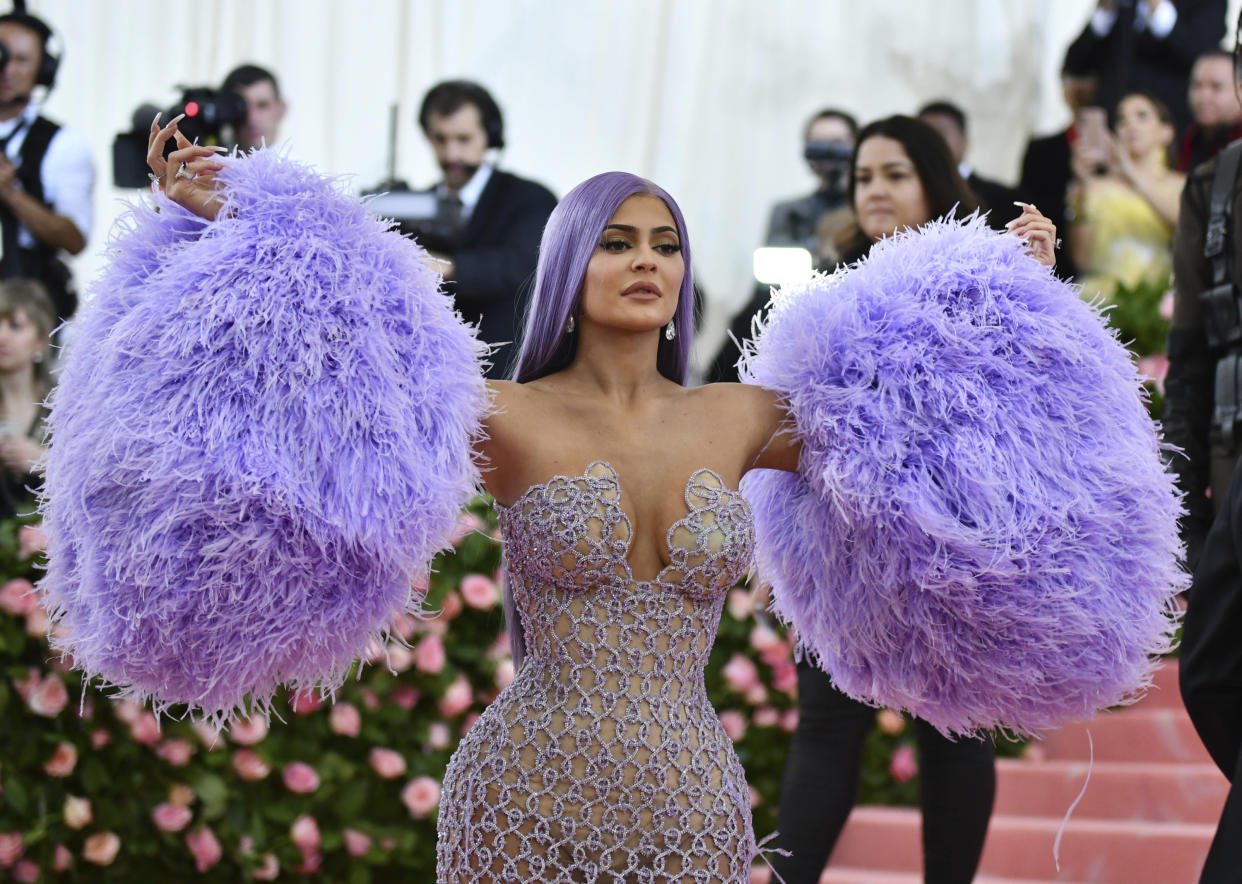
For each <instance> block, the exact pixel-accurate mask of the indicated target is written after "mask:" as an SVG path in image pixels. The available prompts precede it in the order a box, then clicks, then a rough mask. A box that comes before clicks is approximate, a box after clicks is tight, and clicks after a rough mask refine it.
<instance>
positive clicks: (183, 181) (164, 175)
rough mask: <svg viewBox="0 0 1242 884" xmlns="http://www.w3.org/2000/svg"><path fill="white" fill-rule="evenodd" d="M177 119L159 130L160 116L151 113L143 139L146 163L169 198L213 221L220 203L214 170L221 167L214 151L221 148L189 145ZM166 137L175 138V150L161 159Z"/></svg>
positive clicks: (222, 166) (218, 210) (216, 170)
mask: <svg viewBox="0 0 1242 884" xmlns="http://www.w3.org/2000/svg"><path fill="white" fill-rule="evenodd" d="M182 116H184V115H182ZM180 119H181V117H175V118H174V119H173V120H171V121H170V122H169V124H168V125H167V126H165V127H164V128H162V129H161V128H160V116H159V114H156V115H155V119H154V120H152V121H151V135H150V137H149V138H148V140H147V165H148V166H150V167H151V172H152V173H153V174H154V175H155V177H156V178H157V179H158V180H159V184H160V187H161V188H163V190H164V193H165V194H167V195H168V198H169V199H170V200H172V201H173V202H174V203H176V204H177V205H179V206H182V207H183V208H186V209H188V210H189V211H191V212H193V213H194V214H195V215H198V216H199V217H200V218H206V219H207V220H208V221H214V220H215V217H216V215H217V214H218V213H219V212H220V206H221V204H222V202H223V200H222V199H221V195H220V189H219V187H218V186H217V183H216V173H217V172H219V171H220V170H221V169H223V168H224V164H223V163H221V162H220V160H219V158H218V156H217V152H218V151H221V150H223V149H224V148H220V147H207V146H200V145H197V144H191V143H190V141H189V139H187V138H186V137H185V136H184V135H182V134H181V133H180V132H178V131H177V123H178V121H180ZM169 138H175V139H176V144H177V149H176V150H174V151H173V152H172V153H171V154H169V155H168V159H167V160H165V159H164V145H166V144H167V143H168V139H169Z"/></svg>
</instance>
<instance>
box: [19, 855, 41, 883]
mask: <svg viewBox="0 0 1242 884" xmlns="http://www.w3.org/2000/svg"><path fill="white" fill-rule="evenodd" d="M13 880H14V881H20V882H21V884H35V882H36V881H38V880H39V866H38V865H37V864H35V863H33V862H31V861H30V860H28V859H23V860H21V861H19V862H18V863H17V865H15V866H13Z"/></svg>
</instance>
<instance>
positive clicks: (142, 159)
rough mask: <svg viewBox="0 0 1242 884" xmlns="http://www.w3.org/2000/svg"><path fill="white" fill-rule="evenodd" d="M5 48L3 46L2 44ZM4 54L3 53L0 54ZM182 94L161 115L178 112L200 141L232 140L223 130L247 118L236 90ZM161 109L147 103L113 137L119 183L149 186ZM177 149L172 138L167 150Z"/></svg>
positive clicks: (198, 89) (185, 131)
mask: <svg viewBox="0 0 1242 884" xmlns="http://www.w3.org/2000/svg"><path fill="white" fill-rule="evenodd" d="M0 49H2V47H0ZM0 57H3V56H0ZM0 69H2V68H0ZM179 88H180V89H181V98H180V99H179V100H178V101H177V103H176V104H175V105H173V106H172V107H171V108H169V109H168V110H166V111H164V112H163V116H161V117H160V119H161V121H162V122H164V123H165V124H166V123H167V122H168V121H169V120H171V119H172V118H173V117H175V116H177V115H178V114H185V119H183V120H182V121H181V122H180V123H178V124H177V130H178V131H179V132H181V134H182V135H184V136H185V137H186V138H188V139H190V140H191V141H195V140H197V141H198V143H199V144H229V143H231V141H232V132H231V131H230V132H229V141H226V140H225V136H224V130H225V129H226V128H228V127H236V126H237V124H239V123H242V122H245V119H246V100H245V99H244V98H242V97H241V96H240V95H238V94H237V93H236V92H224V91H221V90H219V89H213V88H211V87H210V86H182V87H179ZM159 112H160V109H159V108H158V107H156V106H155V105H153V104H144V105H142V106H141V107H139V108H138V109H137V110H136V111H134V115H133V118H132V127H133V128H132V129H131V130H130V131H128V132H121V133H119V134H118V135H117V136H116V138H114V139H113V141H112V181H113V183H114V184H115V185H116V186H117V187H146V186H147V182H148V181H149V179H148V178H147V171H148V169H147V139H148V137H149V136H150V134H151V120H152V119H154V118H155V115H156V114H157V113H159ZM173 150H175V146H174V144H173V142H172V141H171V140H170V141H169V143H168V147H167V148H166V151H165V153H166V154H167V153H171V152H172V151H173Z"/></svg>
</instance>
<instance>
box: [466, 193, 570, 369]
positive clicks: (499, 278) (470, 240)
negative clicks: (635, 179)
mask: <svg viewBox="0 0 1242 884" xmlns="http://www.w3.org/2000/svg"><path fill="white" fill-rule="evenodd" d="M555 206H556V197H555V196H553V195H552V192H551V191H550V190H548V189H547V188H546V187H544V186H543V185H541V184H536V183H535V182H534V181H527V180H526V179H524V178H519V177H517V176H516V175H510V174H509V173H508V172H501V171H500V170H499V169H495V170H493V171H492V177H491V178H490V179H489V180H488V182H487V186H486V187H484V188H483V192H482V193H481V194H480V195H479V201H478V203H477V204H475V207H474V211H472V212H471V213H470V220H469V221H468V222H467V224H466V229H465V232H464V233H463V234H462V237H461V241H460V245H459V246H458V247H457V248H454V249H451V250H450V251H449V257H450V258H452V259H453V263H454V264H455V265H456V266H457V270H456V274H455V276H454V278H453V279H452V280H451V281H450V282H449V283H448V286H447V288H448V290H449V291H450V292H451V293H452V294H453V297H454V299H455V300H456V302H457V308H458V309H459V310H460V311H461V313H462V315H463V316H464V317H465V318H466V319H467V320H469V321H470V322H477V323H478V324H479V337H481V338H482V339H483V340H485V341H487V342H488V343H489V344H504V345H505V346H502V347H500V348H499V349H496V350H494V351H493V353H492V365H491V368H490V369H489V370H488V373H487V374H488V377H492V378H502V377H506V376H507V375H508V370H509V367H510V366H509V361H510V359H511V358H512V357H513V355H514V353H515V352H516V351H515V348H514V347H513V346H512V343H513V342H514V341H516V340H517V335H518V333H519V331H520V329H521V321H522V316H523V313H524V311H525V309H526V299H527V296H528V294H529V289H530V287H531V286H533V284H534V274H535V264H536V262H537V261H538V258H539V240H540V238H541V237H542V236H543V227H544V225H545V224H546V223H547V221H548V216H549V215H551V214H552V209H553V208H554V207H555Z"/></svg>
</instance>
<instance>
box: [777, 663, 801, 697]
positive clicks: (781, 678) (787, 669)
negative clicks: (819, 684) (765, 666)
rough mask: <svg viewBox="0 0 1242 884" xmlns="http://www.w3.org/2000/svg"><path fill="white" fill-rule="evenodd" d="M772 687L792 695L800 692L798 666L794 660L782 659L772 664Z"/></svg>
mask: <svg viewBox="0 0 1242 884" xmlns="http://www.w3.org/2000/svg"><path fill="white" fill-rule="evenodd" d="M772 687H774V688H776V690H778V691H780V692H781V693H783V694H787V695H788V696H790V697H793V696H796V695H797V693H798V667H797V666H796V665H795V664H794V662H793V660H781V661H779V662H778V663H776V664H774V665H773V666H772Z"/></svg>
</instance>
